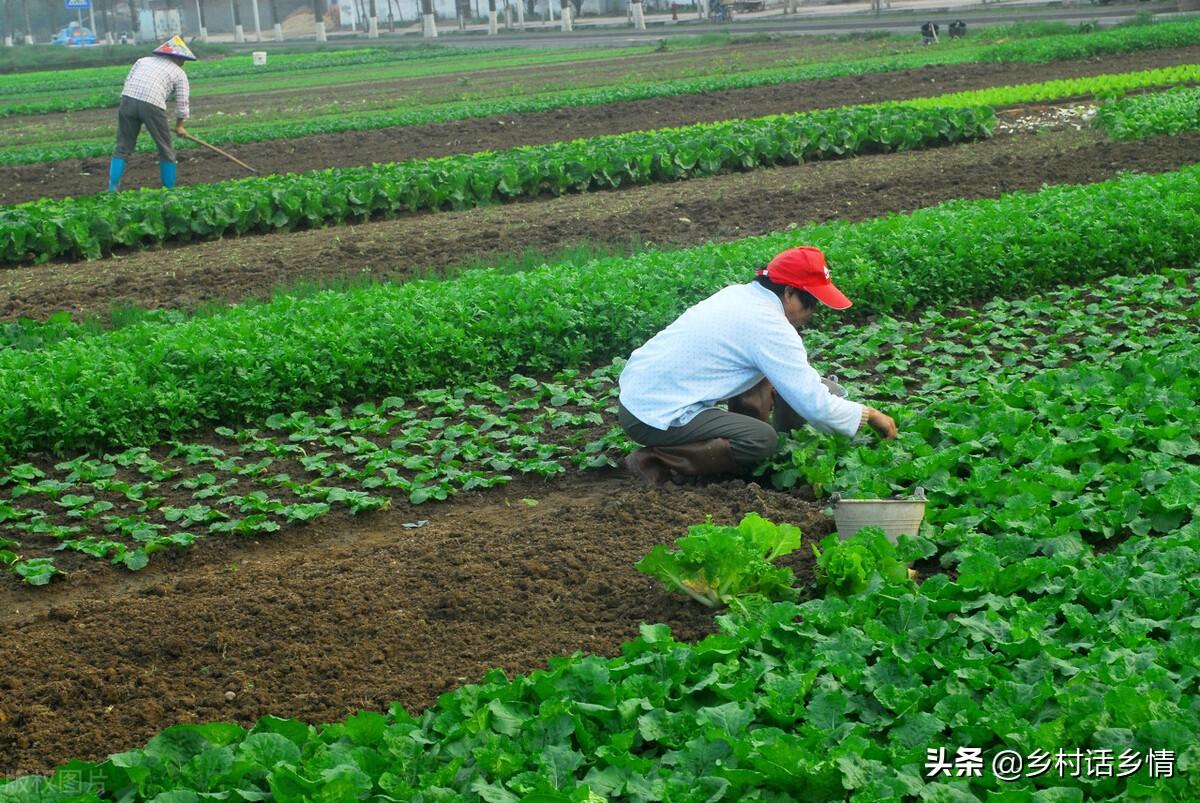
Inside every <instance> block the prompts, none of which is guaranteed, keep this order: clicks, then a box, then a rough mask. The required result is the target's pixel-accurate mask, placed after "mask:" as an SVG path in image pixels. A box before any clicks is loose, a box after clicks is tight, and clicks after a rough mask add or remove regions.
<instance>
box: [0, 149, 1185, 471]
mask: <svg viewBox="0 0 1200 803" xmlns="http://www.w3.org/2000/svg"><path fill="white" fill-rule="evenodd" d="M1198 215H1200V168H1196V167H1191V168H1186V169H1184V170H1181V171H1178V172H1176V173H1168V174H1164V175H1157V176H1125V177H1121V178H1119V179H1116V180H1113V181H1109V182H1104V183H1102V184H1096V185H1092V186H1087V187H1076V186H1062V187H1051V188H1047V189H1045V190H1043V191H1042V192H1040V193H1037V194H1029V195H1025V194H1014V195H1010V196H1006V197H1004V198H1002V199H1000V200H997V201H978V202H951V203H948V204H944V205H942V206H939V207H935V208H931V209H926V210H921V211H918V212H916V213H913V214H911V215H907V216H893V217H889V218H885V219H881V220H873V221H868V222H864V223H859V224H847V223H844V222H836V223H831V224H827V225H822V226H813V227H807V228H803V229H798V230H796V231H789V232H781V233H777V234H772V235H768V236H765V237H760V238H752V239H747V240H742V241H737V242H733V243H727V244H720V245H707V246H703V247H699V248H695V249H690V250H687V251H679V252H648V253H644V254H639V255H636V256H634V257H631V258H621V259H601V260H596V261H594V262H592V263H589V264H587V265H585V266H583V267H581V268H579V269H577V270H570V271H563V270H558V269H557V268H556V267H555V266H552V265H551V266H545V267H544V268H541V269H535V270H531V271H527V272H524V273H519V274H507V275H505V274H500V273H498V272H496V271H488V270H481V271H473V272H468V273H465V274H463V275H461V276H460V277H457V278H455V279H453V280H449V281H444V282H432V281H416V282H411V283H408V284H404V285H398V286H397V285H380V286H370V287H364V288H358V289H354V290H350V291H345V292H332V291H330V292H322V293H318V294H315V295H312V296H310V297H307V298H303V299H294V298H287V297H284V298H279V299H276V300H275V301H273V302H271V303H268V304H263V305H246V306H242V307H237V308H233V309H230V310H228V311H226V312H222V313H220V314H217V315H213V316H211V317H206V318H196V319H192V320H189V321H186V322H184V323H180V324H177V325H170V324H154V323H147V324H141V325H137V326H132V327H128V328H125V329H120V330H116V331H113V332H111V333H107V334H103V335H97V336H93V337H84V338H80V339H77V340H70V341H65V342H61V343H58V344H56V345H54V346H50V347H47V348H45V349H41V350H37V351H28V352H23V351H16V350H7V351H4V352H3V353H0V456H2V457H3V462H10V461H11V460H13V459H14V458H19V457H20V456H21V455H23V454H25V453H26V452H28V451H31V450H43V449H48V450H57V451H62V450H73V449H94V448H105V447H111V446H114V445H126V444H148V443H155V442H158V441H160V440H161V439H163V438H164V437H170V436H173V435H178V434H181V433H186V432H189V431H194V430H195V429H197V428H199V427H203V426H209V425H213V424H221V423H226V424H237V423H239V422H250V421H256V420H261V419H262V418H263V417H265V416H267V415H270V414H272V413H274V412H277V411H279V410H285V409H305V408H314V407H319V406H325V405H329V404H342V403H357V402H358V401H359V400H362V399H366V398H381V397H383V396H387V395H390V394H392V393H395V392H397V391H400V392H404V393H409V392H412V391H413V390H415V389H420V388H431V387H439V386H444V385H447V384H451V383H453V382H455V381H457V380H461V379H464V378H472V379H486V378H495V377H503V376H507V375H509V374H510V373H513V372H526V373H537V372H541V371H547V370H557V369H559V368H563V367H570V366H578V365H581V364H583V363H586V362H590V361H596V360H600V359H606V358H611V357H613V356H617V355H621V354H624V353H628V351H629V350H631V349H632V348H633V347H635V346H636V345H638V344H639V343H640V342H642V341H643V340H644V339H645V338H646V337H648V336H650V335H651V334H653V333H654V332H655V331H657V330H658V329H659V328H661V327H662V326H665V325H666V324H667V323H669V322H670V321H671V320H672V319H673V318H674V316H676V315H677V314H678V313H679V312H680V311H681V310H682V308H683V307H684V306H686V305H687V304H689V303H693V302H695V301H697V300H699V299H700V298H703V297H704V296H706V295H707V294H709V293H711V292H713V291H714V290H715V289H717V288H719V287H721V286H723V285H724V284H727V283H729V282H732V281H738V280H739V279H742V280H744V279H746V278H748V277H749V276H750V275H751V272H752V270H753V269H754V268H755V267H758V266H761V265H762V264H765V263H766V261H768V260H769V259H770V257H771V256H772V255H773V254H774V253H777V252H778V251H779V250H782V249H783V248H786V247H788V246H790V245H794V244H796V243H798V242H811V243H814V244H817V245H820V246H821V247H823V248H824V249H825V250H826V253H827V254H828V255H829V257H830V259H831V264H832V265H833V266H834V269H835V271H836V272H837V276H838V281H839V284H840V285H841V286H843V287H844V288H845V289H846V291H847V292H848V293H849V294H850V296H851V297H852V298H854V299H855V301H856V306H855V308H854V310H853V311H854V312H855V313H857V314H859V315H869V314H873V313H885V312H891V313H902V312H906V311H909V310H912V309H914V308H916V307H917V306H918V305H930V306H938V305H945V304H949V303H955V302H960V301H964V300H969V299H978V298H989V297H992V296H995V295H997V294H1005V293H1009V294H1012V293H1019V294H1027V293H1028V292H1029V290H1030V289H1031V288H1034V287H1044V286H1047V285H1053V284H1057V283H1061V282H1080V281H1086V280H1089V279H1094V278H1097V277H1100V276H1105V275H1113V274H1128V273H1133V272H1138V271H1144V270H1152V269H1155V268H1156V267H1164V266H1187V265H1192V264H1195V262H1196V261H1197V259H1198V258H1200V229H1198V228H1197V227H1196V226H1195V225H1194V221H1195V220H1196V219H1197V216H1198ZM914 244H919V245H914Z"/></svg>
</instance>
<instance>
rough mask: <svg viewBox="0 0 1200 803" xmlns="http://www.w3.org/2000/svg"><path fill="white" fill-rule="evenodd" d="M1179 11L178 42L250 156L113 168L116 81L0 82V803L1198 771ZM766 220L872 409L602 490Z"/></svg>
mask: <svg viewBox="0 0 1200 803" xmlns="http://www.w3.org/2000/svg"><path fill="white" fill-rule="evenodd" d="M1198 24H1200V23H1197V22H1196V21H1195V20H1192V19H1188V18H1186V17H1185V18H1183V19H1176V20H1172V21H1169V22H1155V23H1142V24H1135V25H1128V26H1122V27H1119V28H1115V29H1109V30H1103V29H1102V30H1098V31H1095V30H1078V29H1074V28H1069V27H1067V26H1061V27H1059V28H1053V29H1050V28H1038V27H1036V26H1026V27H1021V26H1019V25H1018V26H1011V27H1009V28H1006V29H1004V30H999V29H998V30H996V31H993V32H991V33H985V32H983V31H980V32H978V33H976V34H975V35H976V36H977V39H975V40H972V39H971V38H970V37H968V39H967V40H966V41H962V42H948V43H946V46H945V47H944V48H941V49H938V48H937V47H933V48H922V47H920V45H919V40H918V41H917V42H916V43H915V46H914V42H913V41H911V38H909V39H904V38H902V37H895V36H893V37H880V38H879V39H870V38H858V39H855V38H851V39H843V40H830V41H824V40H821V41H815V43H814V45H813V47H812V49H811V50H810V52H809V53H808V54H807V55H806V56H803V57H799V56H795V55H794V54H789V51H788V50H787V48H785V47H784V46H782V45H781V44H780V43H778V42H767V43H764V42H760V43H757V44H755V43H744V44H739V42H738V41H737V40H736V39H734V40H731V41H720V42H716V43H701V44H693V45H691V46H688V47H677V48H673V47H672V46H671V45H668V46H667V47H665V48H663V49H660V50H657V51H651V50H649V49H639V48H630V49H626V50H622V51H620V52H606V51H603V50H591V51H581V52H573V51H569V50H564V51H553V52H552V53H547V52H535V51H522V50H518V49H512V50H506V51H502V52H497V53H488V54H483V53H472V54H466V55H464V54H461V53H457V52H456V53H454V54H452V53H450V52H447V51H444V50H441V49H438V48H432V49H422V50H413V51H385V50H371V49H364V50H354V51H345V52H340V53H316V54H309V55H304V56H294V57H292V56H289V57H281V58H280V59H278V60H277V64H278V66H277V67H272V69H271V70H270V71H266V72H263V73H260V74H255V73H253V72H252V71H250V70H248V68H247V67H246V66H245V65H243V64H240V63H239V62H237V61H236V60H234V59H230V60H228V61H227V62H225V63H222V62H215V61H214V62H211V63H207V64H206V63H204V62H203V61H202V62H201V63H199V64H198V65H197V70H196V73H195V84H196V87H197V89H198V90H201V91H198V92H197V94H196V97H195V99H194V101H193V103H194V107H195V108H196V114H197V115H198V119H197V125H196V130H197V131H200V132H207V134H208V135H210V136H212V138H213V139H215V140H217V141H219V142H221V143H223V145H224V146H227V147H229V148H230V149H232V150H233V151H234V152H235V153H236V154H239V155H241V156H244V157H246V158H247V159H250V160H252V161H253V160H260V164H262V165H264V166H265V167H266V171H265V172H266V173H267V175H264V176H261V177H255V178H251V179H245V178H241V177H239V176H237V175H236V174H235V173H233V172H231V171H227V170H226V168H225V167H224V166H223V165H219V164H218V163H217V162H214V161H212V160H210V159H208V158H207V156H201V155H199V154H198V152H195V151H192V152H190V153H189V154H188V155H186V156H185V155H183V154H184V153H185V152H181V162H180V168H179V169H180V175H181V178H184V179H186V182H185V183H186V184H187V185H188V186H184V187H181V188H179V189H177V190H174V191H166V190H161V189H155V188H152V187H149V186H148V187H147V188H145V189H141V188H139V184H140V183H145V184H150V182H149V181H148V180H147V179H146V176H148V175H150V173H151V172H152V170H153V169H154V167H155V166H154V164H153V156H152V154H137V155H135V156H134V157H133V159H132V160H131V170H130V173H129V174H128V177H127V182H128V183H127V185H126V186H125V188H124V189H123V191H122V192H120V193H116V194H106V193H98V192H96V190H98V189H100V187H99V186H98V185H99V182H100V181H101V180H102V174H103V173H104V172H105V171H106V161H105V154H106V153H107V150H108V148H109V147H110V145H108V144H105V142H107V138H108V136H109V134H110V133H111V132H108V131H106V130H105V126H106V125H108V124H109V123H107V122H106V116H111V109H107V108H105V105H106V104H107V103H108V99H109V95H111V94H112V93H113V92H114V91H115V90H117V89H119V85H117V86H114V85H113V84H112V81H113V80H114V76H116V79H115V80H118V81H119V79H120V76H121V74H122V71H121V70H120V69H113V68H92V69H81V70H78V71H62V72H60V73H57V74H55V75H53V76H43V77H41V78H38V77H37V76H36V75H35V76H12V77H4V76H0V131H4V132H6V133H7V134H8V135H9V136H8V139H7V140H6V141H7V142H10V143H12V144H13V147H12V149H11V150H9V149H7V148H6V152H5V155H4V159H3V161H4V162H5V165H4V166H0V184H3V187H4V188H3V189H0V204H3V205H0V641H3V643H4V648H3V650H0V803H9V801H63V802H64V803H66V802H67V801H80V802H83V801H88V802H93V801H115V800H120V801H156V802H157V803H174V802H177V801H196V802H198V801H204V800H227V801H239V800H240V801H288V802H290V801H296V803H300V801H313V800H329V801H352V800H364V801H459V800H464V801H488V803H521V802H522V801H530V802H531V803H557V802H558V801H562V802H563V803H567V802H569V801H597V802H598V801H637V802H638V803H641V802H642V801H689V802H690V801H751V800H762V801H780V802H781V801H793V800H804V801H853V803H873V802H874V801H931V802H932V803H971V802H972V801H974V802H977V803H1084V802H1085V801H1118V800H1121V801H1124V800H1130V801H1143V800H1144V801H1169V802H1178V803H1185V802H1188V801H1196V800H1200V747H1198V746H1197V745H1200V667H1198V664H1197V655H1200V582H1198V580H1197V578H1200V435H1197V432H1198V429H1200V417H1198V412H1197V411H1198V410H1200V406H1198V405H1197V403H1196V400H1197V399H1198V398H1200V373H1198V369H1197V365H1198V364H1200V363H1198V360H1197V358H1198V357H1200V164H1197V156H1196V155H1197V154H1198V153H1200V95H1198V93H1197V89H1196V84H1197V76H1198V73H1197V64H1198V63H1200V28H1197V25H1198ZM755 47H759V49H758V50H753V49H754V48H755ZM752 50H753V53H751V51H752ZM743 54H744V55H743ZM564 65H565V66H564ZM568 68H569V69H574V70H577V71H580V73H581V74H587V75H588V78H587V79H586V80H583V81H582V82H581V83H580V84H579V86H578V87H576V88H575V89H574V91H572V87H570V86H569V85H568V84H566V83H564V80H563V79H562V77H561V76H562V75H565V74H566V70H567V69H568ZM557 70H563V72H562V73H557V74H556V75H555V76H551V72H552V71H557ZM535 74H536V75H537V76H538V77H537V78H536V79H535V78H534V77H533V76H534V75H535ZM354 76H359V77H360V80H359V83H361V86H360V87H359V88H357V89H356V90H355V93H356V94H354V99H355V102H356V103H358V102H359V101H361V104H360V107H359V108H356V109H353V110H351V109H349V108H344V107H338V108H332V107H331V108H329V109H326V112H328V114H327V119H325V121H324V122H322V121H321V120H322V119H323V118H322V117H321V115H319V114H315V115H314V114H312V112H313V111H314V110H316V109H318V108H319V103H317V101H312V102H310V101H307V100H306V101H304V102H300V101H296V100H295V98H298V97H299V96H300V94H299V93H300V92H301V91H308V90H310V89H312V87H313V86H316V85H320V86H327V87H334V88H335V87H338V86H341V85H342V83H340V82H348V81H350V80H352V78H353V77H354ZM522 76H523V77H524V78H525V79H526V80H527V81H528V85H527V86H526V88H525V90H524V91H521V92H516V93H513V92H511V91H509V93H508V95H502V94H501V93H500V91H499V89H498V87H499V86H500V83H501V82H502V81H505V80H507V81H508V84H506V86H508V87H510V88H511V87H512V86H513V85H514V84H513V83H512V81H513V80H516V79H518V78H520V77H522ZM47 81H49V82H50V83H47ZM373 81H374V82H377V84H373V83H372V82H373ZM493 81H494V82H495V83H491V82H493ZM400 86H404V87H408V88H410V90H411V94H408V95H406V96H405V97H407V98H409V99H410V100H409V101H408V102H406V103H400V102H397V101H395V100H394V99H392V98H391V97H390V96H389V95H388V94H387V91H386V90H385V87H392V88H393V89H395V88H396V87H400ZM472 91H474V92H476V94H475V95H473V96H472V95H471V92H472ZM456 92H457V93H458V94H459V95H462V97H454V94H455V93H456ZM205 104H212V106H211V107H210V108H212V109H221V108H223V107H222V106H221V104H228V105H227V106H225V107H224V108H227V109H229V110H230V114H228V115H226V114H221V115H216V114H214V113H211V112H210V115H211V116H209V117H207V118H206V117H204V116H203V115H204V114H205V111H204V106H205ZM235 108H240V109H242V110H243V111H244V112H245V113H244V114H243V113H242V112H238V114H239V115H240V116H239V117H236V118H234V117H233V110H234V109H235ZM248 109H252V110H250V111H246V110H248ZM65 114H69V115H78V120H79V121H81V124H80V125H78V126H77V127H75V128H74V129H73V136H60V137H58V138H55V137H53V136H50V135H49V133H48V132H51V131H52V130H53V129H54V127H55V126H58V125H60V124H61V122H62V119H63V115H65ZM306 117H311V118H312V119H313V120H314V121H316V122H314V123H313V127H311V128H305V126H306V125H307V124H306V123H304V122H303V121H302V120H301V118H306ZM223 118H225V119H223ZM267 132H273V133H272V134H271V136H270V137H268V136H267V135H266V134H267ZM334 154H338V155H337V156H334ZM139 160H140V162H139ZM142 163H144V164H142ZM142 170H144V173H143V172H139V171H142ZM798 244H812V245H818V246H820V247H821V248H822V249H824V251H825V252H826V254H827V255H828V257H829V261H830V265H831V267H832V270H833V272H834V278H835V280H836V281H837V283H838V285H839V286H840V287H841V288H842V289H843V290H845V291H846V293H847V295H849V296H850V297H851V298H852V299H853V300H854V306H853V307H851V308H850V309H849V310H846V311H844V312H841V313H835V312H833V311H830V310H823V311H821V312H820V313H818V315H817V317H816V318H815V319H814V321H813V323H812V324H811V325H810V326H809V327H808V328H807V329H806V330H805V331H804V332H803V337H804V341H805V344H806V347H807V350H808V352H809V355H810V359H811V360H812V362H813V365H814V366H815V367H816V368H817V369H818V370H819V371H821V372H822V373H824V374H827V375H829V374H833V375H837V376H838V377H839V378H840V381H841V382H842V384H843V385H845V386H846V387H847V388H848V389H849V391H850V394H851V397H852V398H855V399H859V400H863V401H864V402H867V403H870V404H872V405H874V406H877V407H879V408H880V409H882V410H884V411H885V412H887V413H888V414H890V415H892V416H894V417H895V419H896V422H897V424H898V426H899V430H900V436H899V438H898V439H897V440H896V441H894V442H882V441H879V440H878V439H877V438H876V437H875V436H874V435H873V434H870V432H869V431H868V432H867V433H864V434H860V435H858V436H856V437H854V438H845V437H842V436H828V435H819V434H817V433H816V432H815V431H813V430H811V429H809V428H804V429H800V430H796V431H793V432H791V433H789V434H787V435H785V436H784V437H782V438H781V440H780V444H779V448H778V450H777V451H776V453H775V454H774V456H773V457H772V458H771V459H770V460H769V461H767V462H766V463H764V464H763V465H762V466H760V467H759V468H758V469H757V470H756V471H755V472H754V473H753V474H752V475H748V476H745V477H741V478H723V479H719V480H716V481H711V482H701V483H698V484H694V485H675V484H669V485H667V486H663V487H646V486H644V485H642V484H640V483H639V482H638V481H637V480H636V479H635V478H633V477H632V476H630V475H628V474H626V473H625V471H624V470H623V469H622V468H621V464H622V460H623V458H624V456H625V455H626V454H627V453H628V452H629V451H630V450H631V449H632V448H633V447H634V444H632V443H631V442H630V441H629V440H628V438H627V437H626V436H625V435H624V433H623V432H622V431H621V429H620V427H619V426H618V425H617V420H616V404H617V393H618V387H617V377H618V375H619V374H620V371H621V369H622V367H623V365H624V360H625V358H626V357H627V356H628V355H629V353H630V352H631V351H632V350H633V349H634V348H636V347H637V346H638V345H640V344H641V343H643V342H644V341H645V340H646V339H648V338H649V337H650V336H652V335H653V334H654V333H655V332H657V331H658V330H660V329H661V328H663V327H664V326H666V325H667V324H669V323H670V322H671V321H672V320H673V319H674V318H675V317H676V316H678V315H679V314H680V313H681V312H682V311H683V310H684V309H686V308H687V307H688V306H690V305H691V304H693V303H695V302H697V301H699V300H701V299H703V298H705V297H706V296H708V295H710V294H711V293H713V292H715V291H716V290H718V289H720V288H721V287H724V286H726V285H728V284H730V283H734V282H742V281H748V280H749V279H750V278H751V277H752V276H753V274H754V271H755V269H757V268H759V267H761V266H762V265H763V264H764V263H765V262H766V261H768V260H769V259H770V258H771V256H772V255H774V254H775V253H777V252H779V251H780V250H783V249H785V248H788V247H790V246H793V245H798ZM918 487H919V488H922V489H923V490H924V493H925V495H926V496H927V498H928V510H927V514H926V517H925V520H924V523H923V524H922V527H921V530H920V533H919V535H918V536H917V537H907V536H906V537H903V538H901V539H900V540H899V541H898V543H895V544H893V543H891V542H889V541H888V540H887V539H886V538H885V537H884V536H883V534H882V532H881V531H879V530H875V529H871V528H868V529H866V530H863V531H861V532H859V533H858V534H857V535H855V536H854V537H853V538H851V539H849V540H843V539H842V538H840V537H839V536H838V535H837V534H836V525H835V522H834V520H833V517H832V501H833V498H834V495H839V496H841V497H844V498H894V497H905V496H908V495H910V494H912V493H913V492H914V491H915V489H916V488H918Z"/></svg>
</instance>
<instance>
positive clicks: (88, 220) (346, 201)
mask: <svg viewBox="0 0 1200 803" xmlns="http://www.w3.org/2000/svg"><path fill="white" fill-rule="evenodd" d="M994 124H995V115H994V114H993V113H992V111H991V110H990V109H951V110H945V109H930V110H921V111H914V110H908V109H904V108H901V107H885V108H877V109H858V110H845V111H831V112H814V113H810V114H799V115H781V116H773V117H763V118H759V119H757V120H748V121H733V122H725V123H709V124H703V125H696V126H689V127H687V128H677V129H663V130H661V131H652V132H635V133H632V134H621V135H616V136H606V137H595V138H592V139H586V140H576V141H575V142H568V143H560V144H555V145H545V146H539V147H523V148H515V149H512V150H509V151H502V152H499V153H492V152H484V153H478V154H470V155H463V156H451V157H443V158H438V159H428V160H422V161H411V162H400V163H395V164H387V165H374V166H372V167H370V168H350V169H345V170H324V171H319V172H312V173H305V174H293V175H288V176H272V177H269V178H250V179H240V180H237V181H229V182H222V183H220V184H215V185H202V186H199V187H186V188H181V189H176V190H170V191H167V190H159V191H151V192H140V193H118V194H111V193H106V194H101V195H97V196H89V197H86V198H67V199H64V200H43V201H35V202H31V203H27V204H21V205H19V206H12V207H3V208H0V262H3V261H10V262H19V261H24V260H27V259H31V258H32V259H36V260H38V261H44V260H46V259H49V258H51V257H56V256H84V257H88V258H95V257H99V256H101V255H102V254H106V253H109V252H110V251H111V250H112V249H113V248H115V247H118V246H142V245H146V244H150V243H161V242H164V241H168V240H189V239H194V238H215V237H221V236H224V235H226V234H231V233H236V234H243V233H246V232H250V231H264V230H272V229H292V228H296V227H298V226H320V225H324V224H327V223H341V222H345V221H347V220H365V219H367V218H369V217H372V216H376V215H383V214H395V213H396V212H400V211H418V210H429V209H432V210H438V209H445V208H452V209H463V208H466V207H471V206H477V205H483V204H488V203H492V202H495V201H498V200H507V199H513V198H520V197H529V196H536V195H539V194H542V193H546V192H549V193H552V194H555V195H560V194H562V193H564V192H582V191H587V190H591V189H600V188H604V189H608V188H614V187H620V186H622V185H624V184H646V183H650V182H654V181H670V180H676V179H682V178H689V177H693V176H704V175H712V174H714V173H718V172H721V171H725V170H748V169H753V168H755V167H759V166H764V165H776V164H796V163H799V162H805V161H811V160H814V159H820V158H831V157H836V156H849V155H854V154H858V153H862V152H872V151H884V152H886V151H893V150H907V149H911V148H918V147H927V146H932V145H937V144H943V143H948V142H957V141H961V140H964V139H975V138H978V137H986V136H988V135H989V134H990V133H991V127H992V126H993V125H994Z"/></svg>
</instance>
